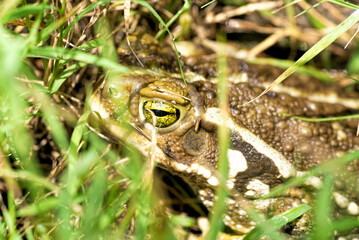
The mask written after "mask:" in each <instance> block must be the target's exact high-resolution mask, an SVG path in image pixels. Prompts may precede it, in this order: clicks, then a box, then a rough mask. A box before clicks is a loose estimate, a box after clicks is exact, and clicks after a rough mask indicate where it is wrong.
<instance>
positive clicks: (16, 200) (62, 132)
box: [0, 0, 359, 240]
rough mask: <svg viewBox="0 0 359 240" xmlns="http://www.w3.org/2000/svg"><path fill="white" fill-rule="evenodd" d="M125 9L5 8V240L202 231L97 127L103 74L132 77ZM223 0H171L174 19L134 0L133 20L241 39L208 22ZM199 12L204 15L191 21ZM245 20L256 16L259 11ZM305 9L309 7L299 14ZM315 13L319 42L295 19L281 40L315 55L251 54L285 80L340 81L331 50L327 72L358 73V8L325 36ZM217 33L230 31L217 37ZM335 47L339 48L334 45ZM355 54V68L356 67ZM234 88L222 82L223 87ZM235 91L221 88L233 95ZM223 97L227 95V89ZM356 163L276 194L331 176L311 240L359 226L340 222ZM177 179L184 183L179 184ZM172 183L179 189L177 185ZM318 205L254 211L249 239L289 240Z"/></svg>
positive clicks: (1, 235)
mask: <svg viewBox="0 0 359 240" xmlns="http://www.w3.org/2000/svg"><path fill="white" fill-rule="evenodd" d="M225 2H226V4H232V5H233V6H236V7H237V6H242V7H243V6H245V5H246V4H248V3H247V2H246V1H225ZM322 2H326V1H322ZM329 2H330V3H329ZM326 3H327V4H338V5H335V6H341V7H343V8H345V9H351V8H356V9H357V8H358V6H356V5H353V4H349V3H347V2H344V1H338V0H331V1H328V2H326ZM123 4H129V2H127V1H124V2H122V1H110V0H99V1H91V3H90V1H87V2H86V1H77V0H75V1H58V0H54V1H46V0H43V1H36V2H35V3H34V1H26V0H22V1H16V0H3V1H0V166H1V167H0V176H1V180H2V181H1V182H0V191H1V195H0V210H1V214H0V215H1V216H0V239H11V240H15V239H30V240H31V239H124V238H127V237H129V238H131V237H132V238H134V239H145V238H153V239H177V238H179V236H181V237H183V238H187V237H188V236H189V234H191V233H192V232H195V231H194V229H195V230H197V231H198V227H197V226H196V221H195V218H194V217H191V216H188V215H187V214H186V212H184V211H183V214H182V212H180V211H179V210H171V209H170V207H167V205H166V204H165V203H164V201H165V200H163V198H165V199H166V197H163V195H166V194H165V193H164V192H165V190H167V191H170V190H168V189H165V190H163V189H162V188H164V187H163V183H160V184H158V185H159V186H154V185H153V182H154V181H157V182H160V180H156V179H154V176H153V171H154V169H153V168H154V167H153V165H151V164H146V161H147V159H146V158H143V157H141V156H140V155H139V153H137V152H136V150H134V149H131V147H128V146H127V147H123V146H118V144H117V143H112V142H111V140H109V139H106V138H104V137H102V135H101V134H99V133H98V132H97V131H96V130H94V129H93V128H91V127H90V126H89V124H88V117H89V115H90V110H89V106H88V100H89V97H90V95H91V93H92V91H93V88H94V87H95V86H96V84H98V80H99V79H100V80H101V79H103V78H104V75H112V74H114V73H124V72H127V71H129V69H128V68H127V67H125V66H123V65H121V64H119V63H118V62H117V61H116V60H117V58H116V54H115V52H116V50H115V45H117V44H118V42H116V37H117V35H116V34H119V35H121V34H122V35H123V34H124V33H125V23H124V22H125V21H126V19H125V18H124V15H123ZM222 4H223V2H212V3H211V4H209V5H206V7H205V8H203V9H201V8H200V7H201V6H190V3H189V1H185V2H184V3H183V4H182V2H180V1H168V6H167V5H166V6H167V7H168V9H172V10H173V12H169V11H168V10H167V9H164V8H165V6H163V5H161V4H160V3H158V5H156V4H154V6H153V5H150V4H149V3H148V2H146V1H142V0H136V1H134V2H133V3H131V16H130V19H128V20H129V21H131V30H133V29H132V28H136V27H138V28H141V27H142V26H141V24H143V27H144V28H151V27H153V25H155V27H153V29H155V30H156V32H153V34H154V35H156V34H157V35H156V36H157V37H158V38H159V39H161V38H163V39H164V38H166V36H165V34H164V31H163V30H162V29H161V27H160V26H159V25H161V26H163V27H165V29H166V31H167V33H168V35H167V37H168V36H170V37H169V38H170V40H171V41H173V43H175V40H176V39H175V37H174V36H181V37H183V38H182V39H177V40H193V39H194V38H195V37H196V34H198V35H201V34H202V35H203V36H206V37H207V38H208V39H212V40H215V39H216V38H217V36H219V35H221V34H223V35H225V34H227V35H228V36H227V38H228V40H227V41H228V42H229V41H233V39H231V38H230V36H229V35H230V34H229V32H230V30H228V32H226V30H225V28H224V24H223V23H224V22H225V21H226V20H228V19H230V17H226V16H225V18H224V19H225V20H221V21H219V20H218V21H217V20H215V19H207V20H206V21H207V23H205V20H204V18H205V16H206V15H210V14H209V13H213V14H214V13H216V14H218V15H219V14H220V13H226V11H228V12H229V10H227V9H226V8H224V6H222ZM182 5H183V7H182ZM176 6H181V7H180V8H177V7H176ZM278 7H279V6H278ZM291 7H293V6H288V8H291ZM191 10H193V12H194V13H196V14H199V15H196V16H192V15H191V14H192V12H191ZM271 10H272V8H270V9H266V8H263V9H258V11H256V14H258V16H261V17H263V19H264V20H266V21H268V22H270V21H271V19H272V18H273V19H274V18H275V17H276V15H275V14H276V13H272V12H271ZM292 10H293V9H292ZM222 11H223V12H222ZM353 11H354V10H353ZM198 12H199V13H198ZM201 12H203V13H201ZM283 12H285V11H281V13H283ZM288 12H290V11H288ZM308 12H310V11H308ZM176 13H177V14H176ZM190 13H191V14H190ZM185 14H187V16H192V19H191V21H190V23H189V24H190V26H191V27H190V31H191V32H190V34H185V32H186V31H188V25H186V24H183V25H181V23H183V22H185V21H181V17H182V16H183V15H185ZM244 14H247V15H250V14H252V12H250V11H248V12H245V13H244ZM306 14H307V12H303V14H302V16H301V17H305V16H306ZM289 15H290V14H289ZM285 16H286V15H285ZM317 16H318V15H312V16H311V22H312V25H313V27H311V26H309V27H308V26H305V27H303V28H305V29H306V30H308V31H309V30H310V31H309V32H310V33H318V34H317V35H315V36H313V38H315V40H316V42H312V39H310V40H308V42H304V41H303V38H301V37H299V36H298V29H300V28H301V27H302V26H300V25H298V26H296V25H295V24H294V25H292V26H291V27H292V28H291V29H290V30H291V31H290V33H289V34H284V35H283V36H282V38H283V39H287V40H288V39H289V40H288V41H287V42H286V44H287V45H286V49H289V52H293V49H291V47H294V52H296V49H297V48H298V46H300V45H301V44H300V42H301V43H303V45H305V46H306V47H307V49H305V50H308V49H309V50H308V51H306V52H305V54H304V55H303V56H302V57H300V58H299V57H298V56H294V57H292V58H291V59H289V60H278V59H276V58H275V57H276V56H271V57H270V58H266V57H265V58H262V57H260V54H256V55H255V56H251V55H250V54H249V55H248V56H247V57H248V58H245V59H247V60H248V62H250V63H255V64H263V63H266V64H268V63H269V64H272V65H274V66H278V65H280V66H281V67H285V68H287V67H289V65H291V67H289V69H288V70H287V71H286V72H285V73H284V75H283V76H282V75H281V76H280V77H279V78H278V80H277V81H276V82H275V84H276V83H278V82H280V81H282V80H284V78H285V77H287V76H288V75H290V74H291V73H293V72H294V71H296V70H298V68H300V67H301V66H302V65H304V64H306V63H308V62H309V64H310V66H306V67H305V68H302V69H301V70H302V71H303V72H305V74H309V75H315V76H316V77H318V78H322V79H324V80H326V81H333V78H331V76H330V74H328V73H323V72H321V71H319V70H318V68H316V67H317V66H319V68H321V67H322V66H323V65H324V64H321V63H320V60H318V58H314V57H315V56H317V55H318V54H320V53H321V51H323V50H324V49H325V48H327V47H328V46H329V48H328V51H329V52H330V53H331V54H332V55H333V56H334V57H333V59H337V60H338V61H337V62H335V63H333V62H330V64H329V65H330V66H334V67H345V66H348V72H349V73H350V74H353V78H357V77H356V74H358V67H357V66H358V65H357V64H356V63H357V62H358V61H359V60H358V59H359V54H358V53H359V48H358V47H356V48H355V47H351V48H350V47H349V48H350V51H349V50H348V51H347V52H345V51H344V53H343V51H342V50H343V46H344V45H345V44H346V43H347V41H346V40H348V38H345V36H344V37H343V35H345V32H346V31H348V29H350V28H351V27H352V26H353V25H355V24H356V23H357V22H358V21H359V10H355V11H354V12H353V14H351V15H346V16H345V17H346V18H345V19H344V20H343V21H342V22H335V21H334V20H333V22H330V23H335V24H336V26H334V27H333V28H332V29H333V30H332V31H330V32H329V33H328V34H323V32H321V31H319V29H316V28H320V29H323V28H327V27H328V24H327V23H328V22H323V21H322V19H317V18H316V17H317ZM263 19H262V20H263ZM293 21H295V19H294V20H293V19H292V17H291V19H288V22H292V23H293ZM274 22H275V20H273V23H274ZM313 22H315V24H314V23H313ZM166 23H167V24H166ZM187 24H188V22H187ZM254 24H255V25H256V27H253V29H250V31H249V32H250V33H252V32H253V31H257V29H258V28H257V27H258V26H259V23H254ZM136 25H138V26H136ZM318 26H320V27H318ZM264 27H266V26H264ZM280 27H283V26H275V27H268V28H267V29H263V32H257V33H258V35H260V34H267V35H271V34H274V30H277V28H278V29H279V28H280ZM329 27H332V26H329ZM283 28H284V27H283ZM153 29H152V30H153ZM288 29H289V28H288ZM170 30H171V31H172V33H173V35H174V36H173V35H172V33H171V32H170ZM205 30H208V32H206V31H205ZM217 30H218V32H221V34H217ZM232 30H233V29H232ZM233 31H234V30H233ZM258 31H260V30H258ZM266 31H267V32H266ZM271 31H272V32H271ZM268 32H269V33H268ZM353 32H354V31H353ZM353 32H351V33H350V34H353ZM203 36H202V37H203ZM221 36H222V35H221ZM341 37H343V38H341ZM335 41H336V42H335ZM259 42H260V41H259V40H258V41H257V42H256V43H259ZM333 42H334V43H335V44H336V45H333V46H332V48H330V44H332V43H333ZM356 42H357V40H356V39H353V40H352V43H354V45H355V44H356ZM291 43H294V44H291ZM248 44H252V43H251V42H249V43H248ZM274 44H275V43H273V44H272V45H274ZM272 45H271V46H272ZM175 49H176V48H175ZM176 51H177V49H176ZM248 52H249V53H251V51H247V53H248ZM252 53H253V51H252ZM289 55H290V54H289ZM349 55H350V56H349ZM291 56H292V55H291ZM178 57H179V56H178ZM313 58H314V60H313ZM349 58H350V61H346V60H348V59H349ZM295 59H298V60H297V61H295ZM343 59H346V60H343ZM178 62H180V58H178ZM218 62H219V64H218V65H219V68H220V69H221V68H223V69H225V67H226V62H225V57H224V56H222V55H221V56H220V57H218ZM292 63H294V64H293V65H292ZM336 64H337V65H336ZM179 66H181V65H179ZM220 72H221V74H223V75H220V76H219V78H220V79H221V81H224V80H225V78H226V75H225V71H220ZM182 75H183V73H182ZM357 79H358V78H357ZM224 85H225V84H222V85H221V87H222V89H223V88H225V87H224ZM226 91H227V90H225V89H224V90H222V92H224V93H225V92H226ZM221 99H226V96H225V94H224V96H221ZM222 102H223V101H222ZM222 107H223V108H224V106H222ZM332 120H333V119H332ZM220 131H221V134H220V136H222V135H223V137H220V143H219V145H220V146H221V147H222V148H221V149H222V152H226V151H224V150H223V149H226V148H228V144H229V143H228V142H227V141H226V140H225V139H227V138H228V135H227V134H228V133H226V131H225V129H224V130H223V131H222V130H220ZM222 155H223V156H222V158H221V159H223V162H221V165H220V166H221V169H222V170H221V171H222V173H223V178H224V179H226V175H227V174H226V169H227V168H228V166H227V164H228V163H226V159H225V158H226V154H222ZM358 158H359V152H352V153H347V154H345V155H344V156H343V157H341V158H338V159H334V160H331V161H329V162H327V163H325V164H323V165H320V166H318V167H316V168H314V169H313V170H312V171H310V172H309V173H308V174H306V175H304V176H303V177H301V178H296V179H293V180H292V181H290V182H288V183H286V184H285V185H283V186H280V187H279V188H276V189H274V191H273V192H272V193H271V196H273V195H275V194H278V193H281V192H283V191H285V189H287V188H288V187H290V186H294V185H297V184H300V183H303V182H304V181H305V179H306V178H308V177H311V176H318V175H319V176H322V177H323V179H324V180H323V187H322V188H321V189H320V190H319V191H318V193H317V194H316V199H315V202H316V204H314V207H313V215H314V221H315V223H314V224H315V226H316V228H315V230H314V231H313V233H312V236H311V237H312V239H319V238H320V239H332V237H333V234H334V232H337V233H346V232H350V230H352V229H354V228H359V220H358V218H355V217H352V218H349V217H347V218H341V219H334V218H333V217H332V215H331V213H332V211H333V210H332V206H333V201H332V199H331V191H332V185H333V182H334V181H335V179H334V173H335V172H336V171H338V170H341V168H340V167H342V166H344V165H346V164H348V163H350V162H353V161H354V160H356V159H358ZM148 161H150V160H148ZM171 181H174V182H175V180H174V179H172V180H171ZM161 184H162V185H161ZM173 185H174V186H176V183H174V184H173ZM220 186H222V188H220V189H219V196H218V201H217V202H216V205H215V207H214V209H215V210H214V212H213V213H212V215H211V216H213V217H211V216H210V217H209V218H210V219H211V221H210V223H212V224H213V225H212V228H211V229H210V232H209V234H208V235H207V238H208V239H214V237H215V236H217V235H218V234H219V233H220V232H221V231H222V230H223V224H222V222H221V218H220V217H221V215H222V214H223V212H224V211H225V204H224V198H225V196H226V194H227V193H226V191H225V187H224V184H221V185H220ZM171 187H172V186H171ZM171 187H167V188H171ZM176 187H178V189H179V190H176V191H178V192H177V193H181V194H180V195H181V196H183V198H187V199H188V198H190V197H188V196H186V194H187V192H186V191H185V190H184V189H183V188H181V186H176ZM171 190H172V189H171ZM174 195H176V194H174ZM268 197H269V196H268ZM167 198H168V197H167ZM167 200H168V199H167ZM190 200H191V201H190V202H189V203H188V204H187V205H190V206H191V207H192V208H193V209H194V210H193V211H195V212H196V214H194V215H203V216H204V215H205V213H203V211H202V209H201V208H200V207H199V203H198V202H197V201H196V200H193V199H190ZM168 205H170V204H168ZM309 209H310V207H309V206H308V205H301V206H298V207H297V208H295V209H292V210H289V211H288V212H286V213H284V214H283V215H280V216H276V217H273V218H271V219H269V220H265V219H263V218H262V217H261V216H259V214H258V213H256V212H253V213H252V214H251V216H252V218H253V219H254V220H255V221H257V222H258V223H259V224H258V227H256V228H255V229H254V230H253V231H252V232H251V233H250V234H248V235H247V237H246V238H245V239H258V238H259V237H260V236H263V235H264V234H265V233H271V234H272V235H271V237H272V238H275V239H279V238H281V239H287V236H284V235H283V234H281V233H280V232H279V231H278V232H273V230H275V229H279V228H281V227H282V226H283V225H285V224H286V223H288V222H289V221H291V220H292V219H294V218H296V217H298V216H300V215H302V214H304V213H305V212H307V211H308V210H309ZM206 217H207V216H206ZM268 229H270V231H268ZM149 236H150V237H149ZM356 237H357V236H356Z"/></svg>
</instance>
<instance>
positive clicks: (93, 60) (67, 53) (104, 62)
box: [27, 47, 129, 73]
mask: <svg viewBox="0 0 359 240" xmlns="http://www.w3.org/2000/svg"><path fill="white" fill-rule="evenodd" d="M27 56H28V57H38V58H48V59H65V60H77V61H80V62H83V63H87V64H94V65H97V66H100V67H103V68H105V69H108V70H114V71H118V72H120V73H126V72H128V71H129V69H128V68H127V67H125V66H123V65H121V64H119V63H117V62H114V61H111V60H109V59H106V58H103V57H98V56H95V55H92V54H89V53H85V52H83V51H80V50H77V49H71V50H70V49H63V48H60V47H33V48H31V49H30V50H29V53H28V54H27Z"/></svg>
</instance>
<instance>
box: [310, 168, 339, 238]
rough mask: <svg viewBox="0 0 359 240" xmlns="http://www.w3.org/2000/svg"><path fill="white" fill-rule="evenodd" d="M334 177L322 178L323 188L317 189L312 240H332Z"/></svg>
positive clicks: (330, 175)
mask: <svg viewBox="0 0 359 240" xmlns="http://www.w3.org/2000/svg"><path fill="white" fill-rule="evenodd" d="M333 183H334V176H333V175H332V173H329V174H327V175H326V176H324V179H323V186H322V187H321V188H320V189H319V191H318V193H317V195H316V199H315V203H314V204H315V206H316V207H315V208H314V210H313V211H314V214H313V215H314V222H315V231H314V232H313V239H333V237H334V231H333V228H332V224H331V221H330V219H331V216H332V214H333V213H332V212H333V207H332V188H333Z"/></svg>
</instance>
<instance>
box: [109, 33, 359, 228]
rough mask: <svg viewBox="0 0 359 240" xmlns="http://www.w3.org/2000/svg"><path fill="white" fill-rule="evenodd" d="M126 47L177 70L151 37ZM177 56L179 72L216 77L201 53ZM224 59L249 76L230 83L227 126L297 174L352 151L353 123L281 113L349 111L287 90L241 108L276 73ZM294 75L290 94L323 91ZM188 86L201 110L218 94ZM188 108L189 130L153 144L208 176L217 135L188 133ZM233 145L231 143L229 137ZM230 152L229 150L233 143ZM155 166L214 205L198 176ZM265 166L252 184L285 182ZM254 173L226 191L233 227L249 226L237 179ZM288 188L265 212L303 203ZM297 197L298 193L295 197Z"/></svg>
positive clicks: (125, 57) (128, 57) (124, 57)
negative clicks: (273, 152)
mask: <svg viewBox="0 0 359 240" xmlns="http://www.w3.org/2000/svg"><path fill="white" fill-rule="evenodd" d="M141 37H142V38H141ZM141 39H144V41H141ZM132 47H133V48H134V49H135V51H136V52H137V55H138V57H140V59H141V61H142V63H144V65H145V66H146V67H151V68H157V69H159V70H165V71H166V72H172V73H173V72H177V70H178V68H177V62H176V58H175V55H174V53H173V51H170V49H169V47H168V46H166V47H163V46H159V45H158V43H157V42H156V41H155V40H153V39H152V38H149V37H148V36H146V37H143V35H139V36H137V37H134V38H133V39H132ZM143 49H146V52H143V51H142V50H143ZM119 55H120V60H121V62H122V63H125V64H128V65H134V64H135V65H138V64H136V60H135V58H134V57H133V55H132V54H131V53H130V52H129V51H128V50H123V48H121V50H119ZM182 59H183V62H182V63H183V64H184V69H185V71H196V72H197V73H198V72H200V73H201V74H203V75H204V76H205V77H207V78H209V79H210V78H214V77H215V76H216V68H215V61H209V62H202V61H201V57H200V56H199V57H192V58H191V59H189V58H187V59H186V58H182ZM231 61H233V63H232V62H230V64H229V65H230V66H233V65H236V66H238V68H234V69H231V70H230V72H231V73H234V74H235V73H238V72H244V73H246V74H248V76H249V80H248V82H246V83H229V89H230V91H229V96H228V98H229V107H230V109H229V110H230V114H231V116H232V118H233V120H234V122H235V123H236V124H238V125H239V126H242V127H245V128H247V129H248V130H250V131H251V132H252V133H254V134H255V135H256V136H258V137H259V138H261V139H262V140H264V141H265V142H266V143H267V144H269V145H270V146H271V147H273V148H275V149H277V150H278V151H279V152H281V153H282V154H283V155H284V156H285V158H286V159H287V160H288V161H290V162H291V163H292V164H293V165H294V166H295V168H296V169H297V170H299V171H306V170H309V169H311V168H312V167H313V166H316V165H317V164H318V163H321V162H323V161H325V160H328V159H330V158H332V157H335V156H339V155H340V154H342V153H344V152H346V151H348V150H352V149H357V148H359V138H358V137H357V136H356V128H355V124H354V125H353V122H352V121H340V122H304V121H301V120H296V119H294V118H291V117H286V116H284V115H283V114H281V113H286V114H290V115H295V116H302V117H329V116H341V115H345V114H352V113H354V112H356V110H353V109H348V108H346V107H344V106H343V105H341V104H328V103H319V102H313V101H309V100H307V99H306V98H301V97H292V96H290V95H288V94H286V93H275V92H272V91H270V92H268V93H267V94H265V95H264V96H262V97H261V98H259V99H257V100H256V101H254V102H253V103H251V104H247V105H244V106H243V104H245V103H247V102H248V101H250V100H252V99H254V98H256V97H257V96H258V95H259V94H260V93H261V92H262V91H263V90H264V88H263V87H261V85H262V84H263V83H264V82H267V81H271V80H273V79H275V77H276V75H277V74H278V70H273V68H272V67H270V68H268V67H258V69H256V68H255V67H253V66H249V67H248V66H247V65H246V64H244V63H243V62H241V61H238V60H231ZM248 68H249V69H248ZM256 70H258V71H256ZM271 71H274V76H273V75H271ZM253 72H256V73H253ZM143 76H144V78H145V79H146V80H143V79H142V80H139V79H137V78H141V76H137V77H134V78H133V81H136V79H137V80H139V81H143V86H148V85H149V83H150V82H152V83H151V84H153V85H154V86H157V87H160V88H161V89H165V88H167V89H170V90H171V91H173V92H177V93H178V94H180V95H185V96H186V97H188V92H187V89H184V88H183V86H181V87H180V89H178V85H177V83H176V81H177V82H178V80H176V81H172V80H171V81H172V82H171V83H168V82H166V81H162V80H161V79H160V78H158V77H154V78H155V79H151V76H150V75H143ZM297 78H302V77H298V75H293V76H292V77H290V78H289V79H288V80H287V81H286V82H285V85H286V86H290V87H295V88H296V89H306V93H310V92H311V91H322V90H324V89H323V87H321V86H322V85H320V84H319V83H318V81H317V80H313V79H310V80H308V79H304V82H305V84H300V83H298V81H297V80H298V79H297ZM169 79H170V78H169ZM126 81H128V80H126ZM155 81H157V82H155ZM171 84H172V86H171ZM173 84H174V85H173ZM190 86H191V87H194V88H195V89H196V91H198V93H199V94H200V95H201V96H202V99H203V108H204V109H207V108H210V107H216V106H217V100H216V91H217V90H216V86H215V84H213V83H211V82H209V81H208V82H203V81H198V82H192V83H191V84H190ZM338 91H339V92H340V95H342V96H348V95H353V93H350V94H347V93H345V92H344V91H342V90H341V89H338ZM351 97H353V96H351ZM354 97H356V98H358V97H359V95H358V94H354ZM110 102H111V101H109V103H108V104H106V105H109V107H110V108H111V106H110V105H111V104H110ZM194 104H198V103H197V102H194V101H192V108H191V110H190V111H189V112H188V114H187V116H186V118H185V119H184V121H185V122H188V123H191V124H192V123H193V124H192V125H191V124H189V125H190V126H191V127H190V128H188V129H187V130H186V131H182V130H181V131H180V130H179V129H175V130H174V131H173V132H169V133H163V134H161V133H159V134H158V135H157V142H158V145H159V147H160V148H161V149H162V150H163V152H165V153H166V154H167V155H168V156H169V157H170V158H171V159H173V160H174V161H176V162H178V163H181V164H185V165H187V166H189V165H191V164H193V163H197V164H199V165H200V166H205V167H206V168H207V169H210V170H211V172H214V171H215V169H216V163H217V152H218V149H217V137H216V131H215V130H214V129H211V128H210V127H207V126H205V124H204V122H203V121H202V125H201V127H200V129H199V131H198V132H196V131H194V130H193V129H194V121H195V119H194V110H193V107H194ZM130 105H131V107H130V112H131V115H132V117H133V121H134V122H135V124H137V125H138V127H139V128H143V125H142V123H141V122H140V121H139V119H138V114H137V112H138V107H137V108H136V106H137V105H138V96H135V97H132V102H131V104H130ZM199 105H201V104H199ZM191 134H194V136H191ZM196 134H198V135H196ZM196 137H197V138H200V139H201V141H200V142H195V141H194V139H196ZM188 141H190V142H191V144H190V145H189V146H190V147H188V144H186V143H188ZM232 142H233V143H234V144H236V142H235V141H234V138H233V136H232ZM233 147H234V148H235V147H236V146H233ZM237 147H238V146H237ZM188 148H190V149H188ZM194 152H195V153H194ZM253 161H255V160H253ZM255 164H257V166H258V167H259V165H260V164H263V162H262V163H260V162H258V163H255ZM253 166H255V165H253ZM162 167H163V168H165V169H167V170H169V171H170V172H173V173H175V174H178V175H180V176H181V177H183V178H184V179H186V181H188V182H189V183H191V185H192V186H194V188H195V189H197V190H198V191H199V190H202V192H203V191H204V192H205V194H202V196H201V199H202V200H203V201H207V202H210V201H213V193H214V191H213V187H211V186H209V184H208V183H207V182H206V179H205V178H203V176H199V175H196V174H195V173H193V172H185V171H184V172H180V171H179V170H178V169H177V170H176V169H170V168H168V166H162ZM271 167H273V166H270V164H269V165H268V168H267V169H263V172H260V173H258V174H261V176H259V178H258V179H260V180H261V181H262V182H264V183H266V184H267V185H269V186H270V187H273V186H275V185H277V184H279V183H280V182H282V181H283V180H285V179H282V178H275V176H276V175H278V172H275V173H273V172H265V171H269V169H271ZM254 168H255V167H254ZM348 168H350V169H351V172H352V173H353V172H354V175H356V176H354V179H355V181H353V182H354V185H353V186H352V189H351V190H352V192H351V193H352V196H350V194H345V195H346V196H348V198H350V199H351V200H352V201H356V202H357V203H358V198H357V196H358V193H357V192H356V191H357V189H356V188H357V186H356V184H355V182H358V174H357V173H358V172H359V171H358V169H359V165H358V163H353V164H351V165H350V166H349V167H348ZM273 169H274V168H273ZM256 171H258V169H248V170H247V171H245V172H244V173H241V174H242V176H236V177H238V179H237V181H236V183H235V184H236V185H235V186H234V189H233V190H232V192H231V194H232V199H234V200H236V201H237V202H236V203H234V204H228V216H230V217H231V220H232V221H233V222H234V224H232V225H235V223H236V222H240V223H241V224H242V226H244V227H251V225H250V224H247V223H248V222H249V219H248V216H247V215H246V214H242V215H240V214H238V211H239V210H241V209H243V208H242V206H243V205H245V204H242V203H244V202H245V201H247V200H246V199H244V197H243V196H242V195H241V194H242V193H243V192H244V191H245V187H246V184H247V183H248V181H249V180H251V179H248V180H246V179H243V177H245V176H249V177H251V178H252V177H255V175H254V173H256ZM273 171H275V170H273ZM246 174H247V175H246ZM266 178H267V179H266ZM337 185H338V186H339V188H340V186H341V188H340V190H341V192H348V191H351V190H348V187H347V186H346V185H345V184H344V183H343V182H341V181H339V182H338V184H337ZM344 186H345V187H344ZM349 187H350V185H349ZM288 191H289V192H288V193H287V195H284V196H282V197H281V198H278V201H276V202H275V203H273V204H271V206H270V207H269V208H270V209H272V210H271V211H273V212H274V214H278V213H280V212H282V211H285V210H287V209H289V208H291V207H292V206H294V205H296V204H298V203H301V202H302V200H303V198H304V197H303V196H304V195H305V194H304V193H303V192H302V191H299V190H298V191H296V192H295V193H293V192H291V191H294V190H293V189H290V190H288ZM301 194H304V195H303V196H302V195H301ZM305 198H306V196H305ZM270 209H269V210H270ZM267 210H268V209H267ZM305 217H308V216H305ZM303 222H305V221H304V220H303V218H302V219H301V220H299V222H298V223H297V225H296V226H294V230H293V231H294V232H295V231H296V228H300V227H298V226H299V225H300V224H303V225H306V224H305V223H303ZM307 222H308V221H307ZM298 224H299V225H298ZM230 225H231V224H230ZM301 231H303V228H302V229H301V230H298V232H301Z"/></svg>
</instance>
